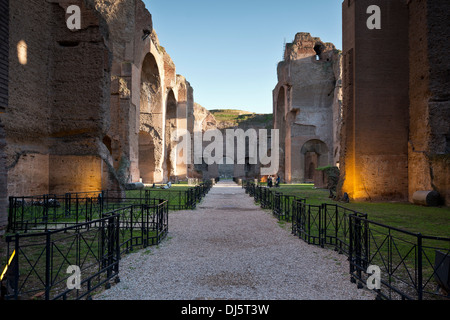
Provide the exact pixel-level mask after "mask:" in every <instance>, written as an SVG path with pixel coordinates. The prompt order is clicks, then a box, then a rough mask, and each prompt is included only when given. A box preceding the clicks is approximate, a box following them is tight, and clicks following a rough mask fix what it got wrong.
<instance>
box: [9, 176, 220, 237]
mask: <svg viewBox="0 0 450 320" xmlns="http://www.w3.org/2000/svg"><path fill="white" fill-rule="evenodd" d="M211 186H212V183H211V182H209V181H207V182H205V183H202V184H200V185H197V186H195V187H191V188H188V189H187V190H182V191H177V190H176V189H175V188H172V189H157V188H155V189H146V190H142V191H140V192H139V193H137V194H135V195H133V196H132V197H126V196H125V195H124V194H123V193H122V192H119V193H118V192H113V191H96V192H81V193H66V194H63V195H56V194H52V195H40V196H30V197H10V198H9V208H8V210H9V212H8V230H7V232H9V233H15V232H28V231H30V230H33V231H39V230H40V231H46V230H53V229H60V228H64V227H69V226H73V225H77V224H79V223H83V222H89V221H92V220H95V219H99V218H100V217H101V215H102V213H103V212H106V211H112V210H114V209H117V208H122V207H126V206H129V205H142V204H145V205H149V206H152V205H155V201H160V200H164V201H167V202H168V207H169V209H170V210H189V209H195V207H196V205H197V203H199V202H200V201H201V200H202V199H203V197H204V196H205V195H206V194H207V193H208V192H209V190H210V189H211ZM155 199H157V200H155Z"/></svg>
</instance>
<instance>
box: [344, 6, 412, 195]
mask: <svg viewBox="0 0 450 320" xmlns="http://www.w3.org/2000/svg"><path fill="white" fill-rule="evenodd" d="M373 6H376V7H377V8H378V9H379V10H378V12H379V18H380V19H381V20H379V21H380V25H379V27H380V28H374V27H373V24H374V20H373V19H372V17H373V15H374V14H376V12H375V11H373V8H374V7H373ZM342 12H343V57H344V61H343V92H344V102H343V112H344V114H343V136H342V146H341V148H342V156H341V161H340V163H341V166H342V167H341V169H342V170H341V172H343V173H344V176H343V177H342V178H343V179H342V181H343V184H342V188H341V193H343V192H347V193H348V195H349V196H350V198H352V199H355V200H406V199H407V198H408V149H407V146H408V125H409V97H408V82H409V78H408V75H409V74H408V73H409V64H408V7H407V4H406V1H402V0H345V1H344V2H343V5H342Z"/></svg>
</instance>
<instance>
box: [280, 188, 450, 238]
mask: <svg viewBox="0 0 450 320" xmlns="http://www.w3.org/2000/svg"><path fill="white" fill-rule="evenodd" d="M273 190H274V191H276V192H281V193H283V194H285V195H295V196H298V197H301V198H305V199H306V203H307V204H312V205H320V204H322V203H332V204H339V205H341V206H344V207H346V208H349V209H352V210H355V211H359V212H362V213H367V214H368V219H369V220H372V221H375V222H378V223H381V224H385V225H388V226H392V227H396V228H400V229H404V230H408V231H410V232H415V233H418V232H420V233H422V234H423V235H428V236H440V237H450V207H424V206H418V205H414V204H411V203H407V202H402V203H400V202H350V203H340V202H336V201H334V200H332V199H330V198H329V197H328V196H329V194H330V193H329V191H328V190H325V189H315V188H314V185H313V184H289V185H287V184H282V185H280V188H273Z"/></svg>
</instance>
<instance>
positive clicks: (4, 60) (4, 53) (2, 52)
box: [0, 0, 9, 235]
mask: <svg viewBox="0 0 450 320" xmlns="http://www.w3.org/2000/svg"><path fill="white" fill-rule="evenodd" d="M8 59H9V0H0V235H1V234H2V233H3V230H4V228H5V227H6V223H7V220H8V213H7V198H6V197H7V189H6V182H7V181H6V180H7V179H6V159H5V146H6V145H5V132H4V130H3V123H2V120H3V117H2V115H3V114H4V113H5V112H6V110H7V106H8Z"/></svg>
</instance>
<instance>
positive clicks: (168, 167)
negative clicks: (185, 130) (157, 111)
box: [163, 89, 178, 181]
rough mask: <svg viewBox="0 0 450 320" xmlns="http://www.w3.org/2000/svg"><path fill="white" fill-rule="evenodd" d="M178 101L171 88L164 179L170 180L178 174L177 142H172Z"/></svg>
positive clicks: (166, 129)
mask: <svg viewBox="0 0 450 320" xmlns="http://www.w3.org/2000/svg"><path fill="white" fill-rule="evenodd" d="M177 107H178V102H177V99H176V97H175V92H174V91H173V90H172V89H170V90H169V92H168V93H167V97H166V112H165V115H166V116H165V129H164V139H165V151H164V166H163V169H164V179H165V180H166V181H170V180H171V179H175V177H176V176H177V170H176V167H177V164H176V154H175V153H174V151H175V147H176V143H175V142H172V138H173V135H174V130H176V129H177V109H178V108H177Z"/></svg>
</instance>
